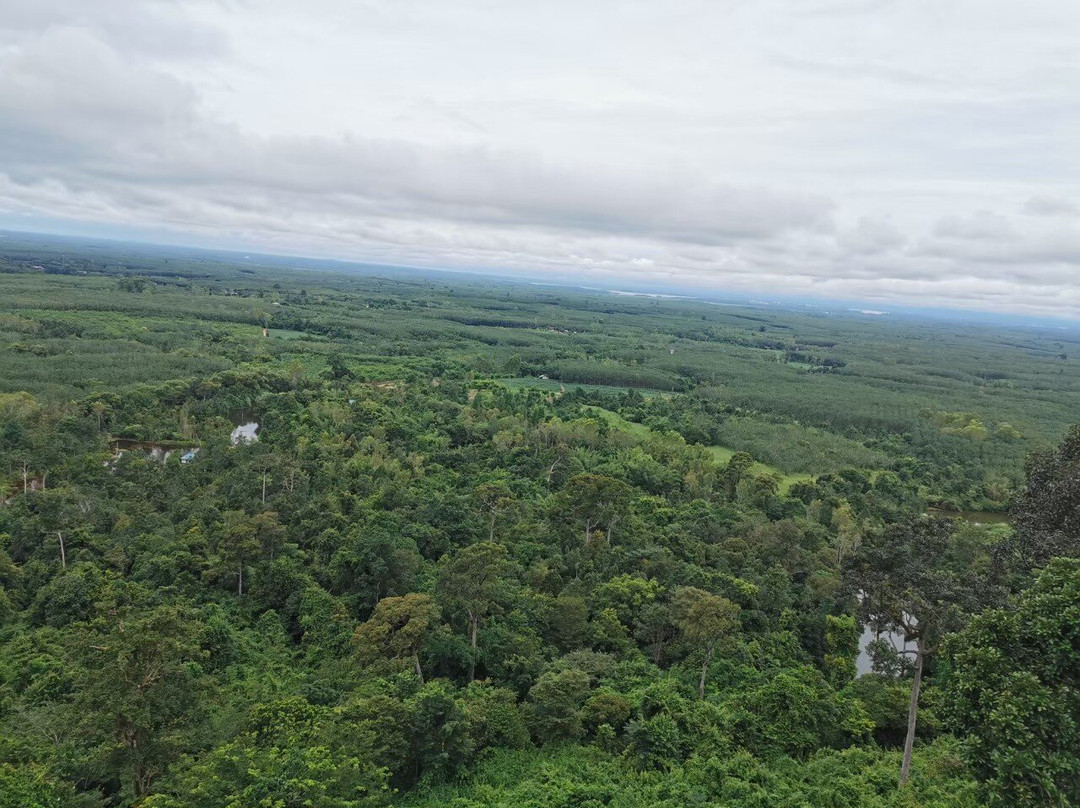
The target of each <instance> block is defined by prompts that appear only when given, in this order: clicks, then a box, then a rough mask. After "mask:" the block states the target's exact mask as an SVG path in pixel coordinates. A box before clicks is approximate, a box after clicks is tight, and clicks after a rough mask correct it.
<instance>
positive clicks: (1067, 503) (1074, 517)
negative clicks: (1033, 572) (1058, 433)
mask: <svg viewBox="0 0 1080 808" xmlns="http://www.w3.org/2000/svg"><path fill="white" fill-rule="evenodd" d="M1012 515H1013V520H1014V527H1015V531H1016V532H1015V541H1016V544H1017V545H1018V546H1017V550H1018V553H1019V556H1020V559H1021V560H1022V561H1023V562H1024V563H1025V564H1026V565H1027V566H1029V567H1041V566H1043V565H1044V564H1046V562H1047V561H1049V560H1050V559H1051V558H1054V557H1055V556H1062V557H1068V558H1076V557H1078V556H1080V425H1077V426H1074V427H1073V428H1072V429H1071V430H1069V432H1068V434H1066V435H1065V438H1064V439H1063V440H1062V442H1061V444H1060V445H1059V446H1058V447H1057V448H1055V449H1048V450H1044V451H1039V452H1035V453H1033V454H1032V455H1031V457H1030V458H1029V459H1028V463H1027V486H1026V488H1025V489H1024V491H1023V492H1022V493H1021V494H1020V496H1019V497H1017V500H1016V503H1015V504H1014V506H1013V514H1012Z"/></svg>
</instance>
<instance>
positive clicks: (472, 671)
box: [469, 612, 480, 682]
mask: <svg viewBox="0 0 1080 808" xmlns="http://www.w3.org/2000/svg"><path fill="white" fill-rule="evenodd" d="M479 629H480V618H479V617H478V616H477V615H475V614H473V613H472V612H469V647H470V648H472V653H471V654H469V681H470V682H472V681H475V680H476V635H477V633H478V632H479Z"/></svg>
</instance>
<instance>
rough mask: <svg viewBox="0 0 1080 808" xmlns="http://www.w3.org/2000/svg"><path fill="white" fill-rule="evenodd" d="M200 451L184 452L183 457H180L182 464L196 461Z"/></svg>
mask: <svg viewBox="0 0 1080 808" xmlns="http://www.w3.org/2000/svg"><path fill="white" fill-rule="evenodd" d="M198 451H199V450H198V449H189V450H188V451H186V452H184V453H183V454H182V455H180V462H181V463H190V462H191V461H192V460H194V459H195V455H196V454H197V453H198Z"/></svg>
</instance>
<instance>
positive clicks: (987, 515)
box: [926, 507, 1010, 525]
mask: <svg viewBox="0 0 1080 808" xmlns="http://www.w3.org/2000/svg"><path fill="white" fill-rule="evenodd" d="M926 512H927V513H928V514H930V515H931V516H934V517H936V518H938V519H959V520H961V521H963V522H970V523H971V524H973V525H1008V524H1010V521H1009V514H1007V513H1002V512H1001V511H947V510H945V509H944V508H932V507H931V508H927V509H926Z"/></svg>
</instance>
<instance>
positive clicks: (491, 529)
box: [488, 509, 498, 541]
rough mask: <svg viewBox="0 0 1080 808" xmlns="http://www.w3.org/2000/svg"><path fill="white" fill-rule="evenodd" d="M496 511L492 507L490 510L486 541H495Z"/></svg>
mask: <svg viewBox="0 0 1080 808" xmlns="http://www.w3.org/2000/svg"><path fill="white" fill-rule="evenodd" d="M497 514H498V511H496V510H494V509H492V511H491V525H490V527H489V530H488V541H495V517H496V515H497Z"/></svg>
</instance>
